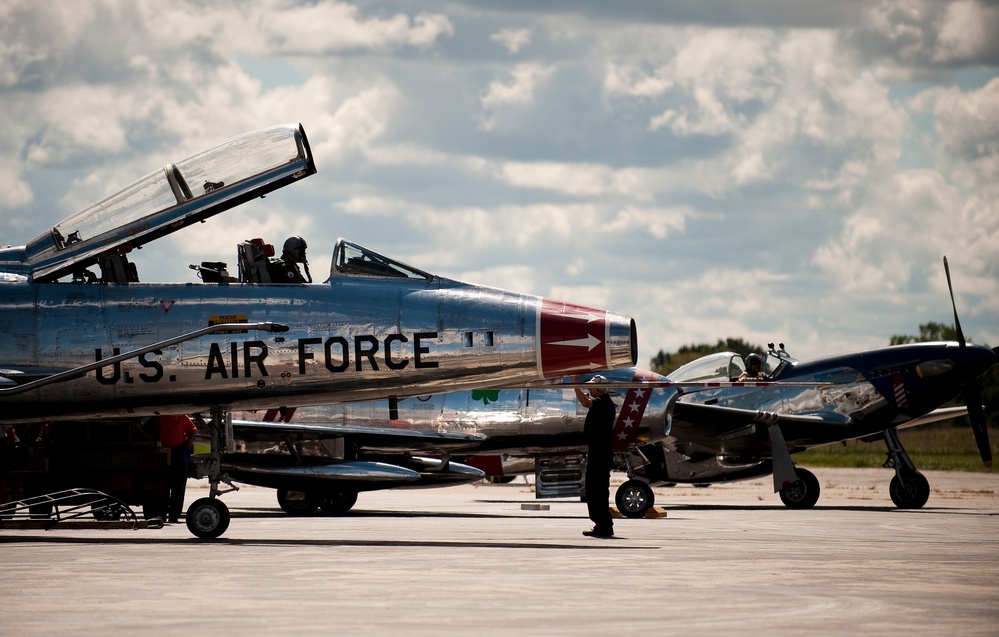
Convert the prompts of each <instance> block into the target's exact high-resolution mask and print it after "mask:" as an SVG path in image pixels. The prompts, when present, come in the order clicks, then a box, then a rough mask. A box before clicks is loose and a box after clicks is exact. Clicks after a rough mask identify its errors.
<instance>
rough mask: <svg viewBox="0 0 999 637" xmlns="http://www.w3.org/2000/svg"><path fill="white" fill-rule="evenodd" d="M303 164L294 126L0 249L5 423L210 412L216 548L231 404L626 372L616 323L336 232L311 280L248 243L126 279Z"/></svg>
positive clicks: (161, 175) (198, 525) (630, 325)
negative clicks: (221, 268) (290, 276)
mask: <svg viewBox="0 0 999 637" xmlns="http://www.w3.org/2000/svg"><path fill="white" fill-rule="evenodd" d="M315 172H316V168H315V165H314V162H313V157H312V153H311V150H310V148H309V143H308V140H307V138H306V135H305V131H304V130H303V128H302V127H301V126H300V125H285V126H276V127H272V128H267V129H264V130H260V131H256V132H251V133H247V134H244V135H241V136H239V137H236V138H233V139H230V140H228V141H226V142H223V143H222V144H219V145H217V146H215V147H212V148H210V149H208V150H206V151H203V152H201V153H198V154H196V155H193V156H192V157H189V158H186V159H184V160H181V161H177V162H175V163H171V164H167V165H166V166H164V167H163V168H161V169H159V170H156V171H154V172H152V173H150V174H148V175H146V176H145V177H143V178H141V179H139V180H138V181H136V182H134V183H133V184H131V185H129V186H127V187H126V188H124V189H123V190H121V191H120V192H117V193H115V194H114V195H112V196H110V197H108V198H106V199H104V200H102V201H100V202H97V203H95V204H93V205H92V206H90V207H88V208H86V209H84V210H82V211H81V212H79V213H77V214H75V215H73V216H71V217H69V218H68V219H66V220H64V221H62V222H60V223H58V224H56V225H55V226H54V227H52V228H49V229H47V230H45V231H44V232H42V233H41V234H40V235H38V236H37V237H36V238H35V239H33V240H32V241H30V242H29V243H28V244H27V245H25V246H16V247H12V246H7V247H4V248H0V424H3V425H18V426H20V425H38V424H41V423H60V422H86V421H95V420H101V421H112V422H134V421H138V419H141V418H143V417H148V416H155V415H159V414H179V413H188V414H192V413H194V414H197V413H204V414H210V417H208V418H207V419H206V421H205V423H206V424H207V428H208V431H209V433H210V436H211V440H212V445H211V447H212V453H211V458H210V460H209V462H207V463H206V466H207V474H208V478H209V480H210V482H211V492H210V497H208V498H202V499H200V500H198V501H196V502H194V503H193V504H192V505H191V507H190V508H189V510H188V513H187V525H188V527H189V528H190V530H191V531H192V532H193V533H194V534H195V535H197V536H199V537H204V538H212V537H217V536H219V535H221V534H222V533H223V532H224V531H225V529H226V528H227V527H228V523H229V513H228V509H227V508H226V506H225V505H224V504H223V503H222V502H221V501H219V500H218V499H217V497H216V496H217V495H219V493H220V490H219V484H220V483H221V482H226V481H227V478H226V476H225V475H224V473H223V467H222V452H223V450H226V449H231V448H232V440H231V430H230V429H229V425H230V415H229V414H230V412H231V410H233V409H261V408H264V409H265V408H269V407H273V406H275V405H284V406H287V407H297V406H303V405H316V404H326V403H341V402H344V401H354V400H361V399H386V398H388V399H400V398H403V397H406V396H416V395H424V394H428V393H436V392H441V391H445V390H449V391H450V390H459V389H474V388H478V387H484V386H494V387H495V386H512V385H523V384H526V383H530V382H537V381H540V380H543V379H548V378H558V377H561V376H563V375H566V374H575V373H582V372H586V371H592V370H597V369H608V368H617V367H626V366H630V365H633V364H634V363H635V358H636V350H637V344H636V333H635V324H634V321H633V320H632V319H630V318H628V317H625V316H622V315H619V314H615V313H612V312H607V311H604V310H598V309H593V308H589V307H583V306H579V305H575V304H571V303H565V302H561V301H553V300H550V299H545V298H541V297H537V296H531V295H526V294H518V293H514V292H507V291H504V290H499V289H495V288H489V287H483V286H478V285H472V284H469V283H463V282H459V281H454V280H450V279H446V278H443V277H440V276H435V275H433V274H430V273H429V272H427V271H425V270H421V269H417V268H414V267H411V266H408V265H405V264H403V263H400V262H398V261H396V260H393V259H391V258H388V257H385V256H383V255H381V254H378V253H376V252H374V251H372V250H369V249H367V248H365V247H363V246H359V245H357V244H355V243H352V242H349V241H346V240H343V239H341V240H340V241H338V242H337V244H336V246H335V248H334V251H333V260H332V264H331V267H330V276H329V279H328V280H327V281H325V282H324V283H322V284H318V283H317V284H263V283H256V282H254V281H256V280H259V279H255V278H254V277H253V276H252V273H253V271H254V263H253V262H252V258H251V257H252V255H250V254H249V252H250V251H245V252H244V251H240V257H239V258H240V276H239V277H222V276H220V277H218V278H217V279H216V280H217V282H216V283H202V284H191V283H172V284H170V283H140V282H139V276H138V274H139V273H138V271H137V268H136V267H135V264H133V263H131V262H130V261H129V259H128V256H129V255H130V254H131V253H132V251H133V250H135V249H137V248H140V247H142V245H144V244H146V243H148V242H150V241H153V240H155V239H157V238H159V237H162V236H165V235H167V234H169V233H172V232H175V231H177V230H179V229H181V228H184V227H186V226H188V225H191V224H193V223H195V222H198V221H203V220H205V219H207V218H208V217H211V216H213V215H215V214H218V213H219V212H222V211H224V210H227V209H229V208H232V207H234V206H237V205H239V204H241V203H244V202H246V201H248V200H250V199H253V198H256V197H260V196H263V195H264V194H266V193H268V192H271V191H273V190H276V189H278V188H281V187H283V186H285V185H288V184H290V183H293V182H295V181H297V180H299V179H302V178H304V177H307V176H309V175H312V174H313V173H315ZM241 245H242V244H241ZM257 265H259V264H257ZM206 280H208V279H206ZM227 434H228V435H227ZM356 469H357V471H364V469H365V468H364V467H363V466H358V467H357V468H356Z"/></svg>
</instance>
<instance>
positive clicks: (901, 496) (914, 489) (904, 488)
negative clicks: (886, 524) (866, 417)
mask: <svg viewBox="0 0 999 637" xmlns="http://www.w3.org/2000/svg"><path fill="white" fill-rule="evenodd" d="M885 444H886V445H888V459H887V460H885V464H884V466H886V467H890V468H893V469H895V477H894V478H892V479H891V484H890V485H888V493H889V495H891V501H892V502H894V503H895V506H897V507H898V508H900V509H921V508H922V507H923V505H924V504H926V501H927V500H929V499H930V483H929V481H928V480H927V479H926V476H924V475H923V474H921V473H919V471H917V470H916V465H914V464H912V460H911V459H910V458H909V454H908V453H906V451H905V447H903V446H902V441H901V440H899V438H898V430H897V429H895V428H894V427H893V428H891V429H885Z"/></svg>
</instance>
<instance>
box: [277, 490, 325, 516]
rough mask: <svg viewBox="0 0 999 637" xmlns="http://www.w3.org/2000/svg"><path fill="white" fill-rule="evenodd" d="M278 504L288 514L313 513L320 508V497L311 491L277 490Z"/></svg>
mask: <svg viewBox="0 0 999 637" xmlns="http://www.w3.org/2000/svg"><path fill="white" fill-rule="evenodd" d="M277 501H278V506H280V507H281V509H282V510H283V511H284V512H285V513H287V514H288V515H295V516H302V515H312V514H313V513H315V512H316V509H318V508H319V503H320V502H321V500H320V498H319V497H317V496H316V494H314V493H311V492H309V491H289V490H288V489H278V490H277Z"/></svg>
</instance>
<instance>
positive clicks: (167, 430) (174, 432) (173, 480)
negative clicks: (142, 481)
mask: <svg viewBox="0 0 999 637" xmlns="http://www.w3.org/2000/svg"><path fill="white" fill-rule="evenodd" d="M158 420H159V427H160V444H162V445H163V446H164V447H168V448H169V449H170V481H169V486H170V505H169V508H168V510H167V515H168V516H169V518H168V519H169V520H170V522H174V523H176V522H177V521H178V520H179V519H180V514H181V512H182V511H183V509H184V494H185V492H186V491H187V475H188V472H189V471H190V469H191V450H192V449H193V448H194V438H195V436H197V435H198V428H197V427H196V426H195V425H194V422H193V421H192V420H191V419H190V418H189V417H187V416H186V415H184V414H178V415H171V416H159V418H158Z"/></svg>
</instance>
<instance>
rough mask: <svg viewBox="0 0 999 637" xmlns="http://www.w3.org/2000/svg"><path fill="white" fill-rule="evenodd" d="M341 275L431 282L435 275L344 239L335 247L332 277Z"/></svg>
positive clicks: (338, 240) (339, 240) (331, 267)
mask: <svg viewBox="0 0 999 637" xmlns="http://www.w3.org/2000/svg"><path fill="white" fill-rule="evenodd" d="M339 275H351V276H374V277H383V278H385V277H388V278H397V279H415V280H423V281H430V280H432V279H434V278H435V277H434V275H433V274H430V273H428V272H424V271H423V270H420V269H418V268H414V267H413V266H410V265H406V264H405V263H402V262H401V261H396V260H395V259H390V258H389V257H386V256H384V255H381V254H378V253H377V252H375V251H374V250H369V249H368V248H365V247H364V246H362V245H360V244H359V243H354V242H352V241H348V240H346V239H344V238H343V237H340V238H339V239H337V242H336V245H335V246H334V247H333V261H332V263H331V264H330V277H334V276H339Z"/></svg>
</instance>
